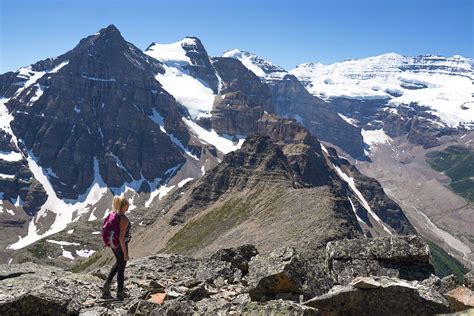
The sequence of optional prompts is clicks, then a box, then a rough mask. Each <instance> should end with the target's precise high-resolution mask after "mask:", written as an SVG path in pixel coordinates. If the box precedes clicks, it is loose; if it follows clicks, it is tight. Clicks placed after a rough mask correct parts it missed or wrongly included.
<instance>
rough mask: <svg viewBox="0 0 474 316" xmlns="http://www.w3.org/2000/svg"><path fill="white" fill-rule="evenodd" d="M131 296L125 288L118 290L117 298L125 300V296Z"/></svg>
mask: <svg viewBox="0 0 474 316" xmlns="http://www.w3.org/2000/svg"><path fill="white" fill-rule="evenodd" d="M127 297H130V295H129V294H128V293H127V292H125V291H124V290H122V291H118V292H117V300H119V301H123V299H124V298H127Z"/></svg>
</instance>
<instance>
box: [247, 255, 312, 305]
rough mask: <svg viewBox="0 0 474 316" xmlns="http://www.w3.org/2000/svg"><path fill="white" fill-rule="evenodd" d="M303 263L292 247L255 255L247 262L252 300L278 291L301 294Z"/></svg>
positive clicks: (304, 273) (257, 299)
mask: <svg viewBox="0 0 474 316" xmlns="http://www.w3.org/2000/svg"><path fill="white" fill-rule="evenodd" d="M305 275H306V269H305V263H304V262H303V260H302V258H301V256H300V255H299V254H298V252H296V250H295V249H294V248H290V247H283V248H279V249H277V250H275V251H272V252H270V253H269V254H259V255H257V256H255V257H254V258H253V259H252V260H251V261H250V264H249V275H248V284H249V294H250V298H251V299H252V300H253V301H260V300H267V299H270V298H274V297H275V295H276V294H278V293H292V294H303V286H304V283H305Z"/></svg>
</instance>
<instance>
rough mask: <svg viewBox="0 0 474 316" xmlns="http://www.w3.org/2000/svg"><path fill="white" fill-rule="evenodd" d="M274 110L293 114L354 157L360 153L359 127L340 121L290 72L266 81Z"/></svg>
mask: <svg viewBox="0 0 474 316" xmlns="http://www.w3.org/2000/svg"><path fill="white" fill-rule="evenodd" d="M269 85H270V88H271V91H272V100H273V104H274V106H275V112H276V113H277V114H278V115H281V116H283V117H295V118H298V119H300V120H302V123H303V124H304V125H305V126H306V127H307V128H308V129H309V130H310V131H311V133H312V134H313V135H314V136H315V137H317V138H319V139H321V140H323V141H327V142H330V143H333V144H335V145H337V146H339V147H341V148H342V149H343V150H344V151H346V152H347V153H349V154H350V155H351V156H353V157H355V158H362V157H363V156H364V151H363V148H364V142H363V139H362V135H361V133H360V128H359V127H356V126H354V125H351V124H349V123H347V122H346V121H344V120H343V119H342V118H341V117H340V116H339V115H338V114H337V112H336V111H334V109H333V108H331V105H330V104H329V103H327V102H324V101H323V100H321V99H319V98H317V97H315V96H312V95H311V94H309V92H308V91H307V90H306V89H305V88H304V86H303V85H302V84H301V83H300V82H299V80H298V79H296V77H295V76H293V75H290V74H288V75H286V76H285V77H284V78H283V79H282V80H280V81H276V82H275V83H273V84H269Z"/></svg>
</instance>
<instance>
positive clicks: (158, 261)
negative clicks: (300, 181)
mask: <svg viewBox="0 0 474 316" xmlns="http://www.w3.org/2000/svg"><path fill="white" fill-rule="evenodd" d="M352 242H356V245H355V247H360V246H362V247H363V248H364V249H366V250H367V253H372V257H373V258H374V259H376V260H382V261H388V262H395V263H399V264H400V266H410V265H411V269H410V271H412V272H413V273H414V274H413V275H412V276H411V277H413V276H416V277H415V278H411V277H410V278H409V279H404V278H403V277H404V276H403V275H402V274H400V275H399V277H394V276H391V277H388V276H386V275H385V273H386V270H384V269H381V270H378V269H375V270H373V271H371V272H370V274H367V273H366V272H361V271H362V270H358V269H356V270H355V271H358V272H355V271H354V273H353V275H352V277H351V279H350V280H349V279H348V283H346V282H344V283H346V285H341V284H339V283H338V282H337V280H336V279H333V278H332V277H331V269H332V267H331V265H330V264H328V262H329V261H325V262H326V263H323V264H321V265H318V266H317V269H318V271H319V272H320V274H319V276H318V277H316V278H313V276H314V275H316V274H309V273H308V268H309V267H311V270H312V269H315V268H314V266H312V265H311V264H310V259H308V258H307V257H304V256H302V255H301V254H299V253H298V252H297V251H296V250H295V249H294V248H291V247H290V248H288V247H283V248H280V249H276V250H274V251H271V252H266V253H260V252H259V251H257V249H256V248H255V247H254V246H252V245H244V246H240V247H237V248H233V249H222V250H219V251H218V252H216V253H215V254H214V255H212V256H211V257H207V258H201V259H195V258H190V257H185V256H180V255H172V254H166V255H165V254H157V255H152V256H148V257H144V258H140V259H134V260H132V261H131V262H130V263H129V265H128V267H127V269H126V286H127V289H128V293H129V294H130V297H129V298H126V299H125V300H124V301H113V302H101V301H100V300H99V299H98V298H99V297H100V290H99V286H100V285H101V284H102V282H103V280H104V278H105V274H106V272H107V269H106V268H105V267H104V268H102V269H100V270H95V271H93V272H92V273H91V274H89V273H70V272H65V271H63V270H61V269H58V268H53V267H42V266H38V265H35V264H31V263H25V264H21V265H15V264H14V265H10V266H6V265H3V266H1V269H0V271H1V274H0V275H1V278H0V289H1V290H2V294H1V296H0V311H1V312H2V314H25V313H30V312H32V311H34V312H35V313H39V314H47V313H49V312H53V311H54V313H56V314H57V315H78V314H79V315H91V314H94V315H112V314H114V315H116V314H130V313H133V314H138V315H142V314H164V315H176V314H197V315H202V314H210V313H212V314H217V313H218V314H243V315H253V314H259V313H262V314H268V313H277V314H279V313H283V314H288V313H291V314H292V315H321V314H326V315H327V314H329V315H337V314H340V313H350V314H357V313H359V312H361V313H364V314H376V313H380V312H387V311H390V313H391V314H396V315H403V314H405V313H409V314H418V313H421V314H431V313H448V312H453V311H461V310H465V309H467V308H469V307H471V308H472V307H473V304H472V302H471V303H469V302H468V301H464V302H465V303H466V302H467V303H466V305H464V306H460V305H459V304H456V303H454V301H451V300H449V299H447V298H446V297H453V295H452V294H453V289H455V288H456V287H458V285H457V284H455V283H450V282H451V281H450V280H451V279H449V278H445V279H439V278H437V277H435V276H433V275H424V274H419V273H417V271H418V270H417V269H418V267H419V265H418V264H419V263H423V264H425V265H426V266H429V261H427V260H429V252H428V250H427V247H426V244H424V243H423V242H422V241H421V239H419V237H383V238H376V239H374V240H372V241H370V240H362V241H361V240H341V241H338V242H335V243H329V244H328V245H327V247H328V250H327V252H326V253H325V254H324V257H325V258H326V259H329V258H330V257H331V253H330V252H334V251H336V252H340V251H342V252H344V248H345V247H348V248H352V246H351V243H352ZM361 242H362V245H361V244H360V243H361ZM339 243H342V244H341V246H342V248H340V247H339ZM407 243H409V244H410V245H411V246H410V247H408V248H407ZM387 245H390V246H389V247H388V248H386V246H387ZM382 250H387V252H386V253H384V252H383V251H382ZM347 258H348V259H349V260H351V259H352V257H351V253H347ZM364 264H365V262H359V263H357V262H354V267H356V268H357V266H361V265H364ZM395 270H396V269H395ZM312 284H318V285H321V284H326V287H325V288H324V289H321V287H319V289H320V292H319V293H317V292H315V291H314V290H313V289H314V288H316V287H314V286H313V287H312V286H311V285H312ZM465 290H467V291H472V290H471V289H468V288H465ZM458 291H459V290H458ZM449 293H451V294H449ZM467 293H468V295H472V292H467ZM469 293H470V294H469ZM469 304H470V305H469Z"/></svg>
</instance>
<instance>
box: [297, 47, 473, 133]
mask: <svg viewBox="0 0 474 316" xmlns="http://www.w3.org/2000/svg"><path fill="white" fill-rule="evenodd" d="M472 65H473V60H472V59H468V58H464V57H461V56H453V57H449V58H447V57H440V56H431V55H426V56H418V57H407V56H401V55H398V54H394V53H390V54H384V55H380V56H375V57H370V58H364V59H357V60H347V61H344V62H339V63H334V64H331V65H323V64H321V63H306V64H301V65H299V66H297V67H296V68H295V69H293V70H291V71H290V73H292V74H293V75H295V76H296V77H297V78H298V79H299V80H300V81H301V82H302V83H303V84H304V85H305V87H306V88H307V90H308V91H309V92H310V93H311V94H313V95H316V96H318V97H320V98H322V99H325V100H334V99H336V98H346V99H357V100H378V101H381V102H382V101H384V103H385V104H386V105H387V106H389V107H391V108H393V109H394V110H395V111H396V110H397V107H398V106H400V105H408V104H411V103H416V104H417V105H419V106H422V107H427V108H428V109H427V112H428V113H430V114H433V115H434V116H436V117H437V118H438V119H439V120H437V121H438V122H439V123H441V124H443V125H445V126H448V127H460V126H465V127H469V126H472V124H474V99H473V98H474V85H473V81H474V72H473V66H472Z"/></svg>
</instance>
